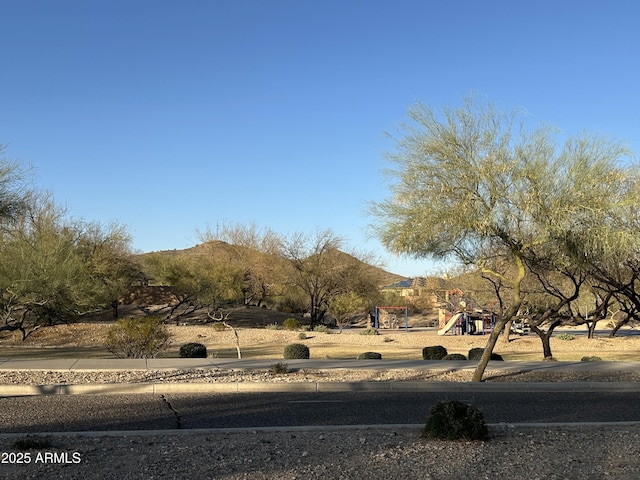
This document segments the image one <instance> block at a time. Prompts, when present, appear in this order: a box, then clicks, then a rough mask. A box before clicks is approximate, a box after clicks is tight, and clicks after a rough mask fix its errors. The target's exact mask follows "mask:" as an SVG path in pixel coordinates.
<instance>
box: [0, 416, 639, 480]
mask: <svg viewBox="0 0 640 480" xmlns="http://www.w3.org/2000/svg"><path fill="white" fill-rule="evenodd" d="M491 434H492V436H493V438H492V439H491V440H490V441H487V442H444V441H437V440H431V439H426V438H423V437H422V436H421V432H420V431H419V430H417V429H415V428H414V429H402V428H398V429H376V428H373V429H361V430H345V431H340V430H326V431H317V430H314V431H275V432H252V431H248V432H243V433H207V434H174V435H166V434H154V435H136V434H132V435H122V434H119V435H115V436H111V435H110V436H104V435H96V436H89V437H87V436H78V435H69V436H56V437H49V441H50V443H51V447H50V448H48V449H47V450H46V451H47V452H56V453H58V454H60V455H62V454H66V455H67V456H68V458H70V459H72V458H79V459H80V461H79V463H77V464H76V463H36V462H34V461H32V462H31V463H30V464H8V465H2V471H1V474H0V476H1V477H2V478H25V479H30V478H62V479H85V478H92V479H97V480H107V479H118V480H125V479H137V478H146V479H154V478H158V479H159V478H163V479H183V478H216V479H226V480H240V479H253V480H264V479H280V480H287V479H291V480H293V479H362V478H372V479H374V478H388V479H392V478H405V479H432V480H436V479H443V480H444V479H454V478H455V479H458V478H492V479H503V478H504V479H506V478H508V479H514V480H518V479H522V480H535V479H545V480H546V479H577V478H579V479H603V478H615V479H618V480H627V479H628V480H631V479H636V478H637V472H638V471H639V469H640V457H639V456H638V455H637V452H638V446H639V445H640V439H639V434H638V430H637V426H633V427H624V426H600V427H590V428H584V427H558V428H545V429H540V428H522V427H521V428H517V429H514V428H509V427H508V426H500V427H493V428H492V429H491ZM12 441H13V439H8V438H0V449H1V450H2V451H3V452H8V451H15V450H12ZM73 454H77V456H76V457H73ZM36 455H37V451H32V452H31V456H32V458H34V459H35V456H36Z"/></svg>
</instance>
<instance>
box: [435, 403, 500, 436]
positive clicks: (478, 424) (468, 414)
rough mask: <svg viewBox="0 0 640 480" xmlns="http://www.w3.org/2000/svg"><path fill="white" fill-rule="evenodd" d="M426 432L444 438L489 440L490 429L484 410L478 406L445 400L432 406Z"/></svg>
mask: <svg viewBox="0 0 640 480" xmlns="http://www.w3.org/2000/svg"><path fill="white" fill-rule="evenodd" d="M424 433H425V435H426V436H428V437H431V438H439V439H443V440H487V439H488V438H489V429H488V428H487V424H486V423H485V421H484V416H483V415H482V412H481V411H480V410H478V409H477V408H475V407H473V406H471V405H467V404H464V403H462V402H458V401H456V400H445V401H442V402H439V403H437V404H436V405H434V406H433V407H432V408H431V411H430V412H429V416H428V417H427V424H426V425H425V427H424Z"/></svg>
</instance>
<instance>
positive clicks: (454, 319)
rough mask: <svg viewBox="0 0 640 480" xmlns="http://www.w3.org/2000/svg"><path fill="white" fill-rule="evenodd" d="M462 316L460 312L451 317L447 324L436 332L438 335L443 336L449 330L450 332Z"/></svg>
mask: <svg viewBox="0 0 640 480" xmlns="http://www.w3.org/2000/svg"><path fill="white" fill-rule="evenodd" d="M462 315H463V313H462V312H458V313H456V314H455V315H454V316H453V317H451V318H450V319H449V321H448V322H447V324H446V325H445V326H444V327H442V328H441V329H440V330H438V335H444V334H445V333H447V332H448V331H449V330H451V328H453V326H454V325H455V324H456V322H457V321H458V320H459V319H460V317H462Z"/></svg>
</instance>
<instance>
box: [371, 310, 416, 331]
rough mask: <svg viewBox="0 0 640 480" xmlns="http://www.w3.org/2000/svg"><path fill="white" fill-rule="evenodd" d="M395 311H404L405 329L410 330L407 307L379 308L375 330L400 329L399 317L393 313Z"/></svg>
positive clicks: (374, 323)
mask: <svg viewBox="0 0 640 480" xmlns="http://www.w3.org/2000/svg"><path fill="white" fill-rule="evenodd" d="M394 310H400V311H404V328H405V330H407V329H408V328H409V309H408V308H407V307H406V306H405V305H401V306H396V305H392V306H379V307H378V306H377V307H376V308H375V316H374V318H373V319H372V320H373V326H374V328H400V323H399V321H398V315H397V314H395V313H392V312H393V311H394Z"/></svg>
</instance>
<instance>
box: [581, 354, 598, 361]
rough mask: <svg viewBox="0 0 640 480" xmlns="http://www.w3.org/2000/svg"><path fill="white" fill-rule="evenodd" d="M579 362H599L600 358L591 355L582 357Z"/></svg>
mask: <svg viewBox="0 0 640 480" xmlns="http://www.w3.org/2000/svg"><path fill="white" fill-rule="evenodd" d="M580 361H581V362H601V361H602V358H600V357H598V356H596V355H593V356H586V357H582V358H581V359H580Z"/></svg>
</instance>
